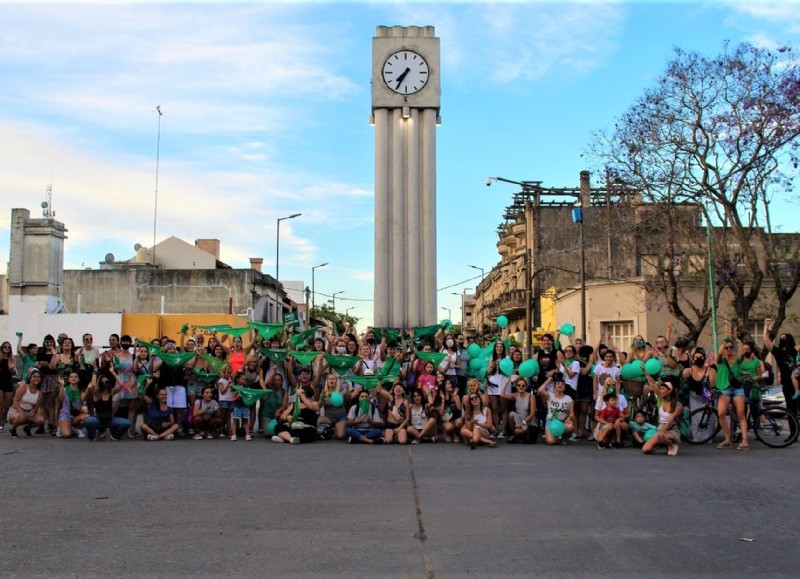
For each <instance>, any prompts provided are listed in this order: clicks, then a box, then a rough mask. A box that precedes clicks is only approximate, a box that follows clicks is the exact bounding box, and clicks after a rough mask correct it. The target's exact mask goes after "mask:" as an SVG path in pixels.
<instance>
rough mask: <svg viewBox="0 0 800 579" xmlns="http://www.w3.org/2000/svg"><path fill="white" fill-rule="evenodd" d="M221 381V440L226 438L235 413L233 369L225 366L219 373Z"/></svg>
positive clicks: (219, 391) (227, 365)
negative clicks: (226, 431)
mask: <svg viewBox="0 0 800 579" xmlns="http://www.w3.org/2000/svg"><path fill="white" fill-rule="evenodd" d="M219 374H220V376H219V380H217V393H218V397H217V399H218V400H219V410H220V413H221V414H222V428H221V429H220V430H221V432H220V433H219V437H220V438H225V430H226V429H227V428H228V425H229V424H230V423H231V412H232V411H233V399H234V396H233V394H234V392H235V390H233V388H231V367H230V365H229V364H225V365H224V366H223V367H222V368H221V369H220V371H219Z"/></svg>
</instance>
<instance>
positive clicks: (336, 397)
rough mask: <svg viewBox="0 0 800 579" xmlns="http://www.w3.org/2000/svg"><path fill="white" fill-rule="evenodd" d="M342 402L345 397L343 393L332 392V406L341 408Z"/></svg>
mask: <svg viewBox="0 0 800 579" xmlns="http://www.w3.org/2000/svg"><path fill="white" fill-rule="evenodd" d="M342 404H344V397H343V396H342V395H341V394H339V393H338V392H334V393H333V394H331V406H334V407H336V408H339V407H341V405H342Z"/></svg>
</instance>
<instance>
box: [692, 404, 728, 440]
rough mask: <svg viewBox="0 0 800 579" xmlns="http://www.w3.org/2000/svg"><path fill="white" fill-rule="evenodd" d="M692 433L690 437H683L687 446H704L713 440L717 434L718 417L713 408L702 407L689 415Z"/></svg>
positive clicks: (718, 427)
mask: <svg viewBox="0 0 800 579" xmlns="http://www.w3.org/2000/svg"><path fill="white" fill-rule="evenodd" d="M689 420H690V422H691V427H692V432H691V435H690V436H686V437H684V440H685V441H686V442H688V443H689V444H705V443H706V442H708V441H709V440H713V439H714V437H715V436H716V435H717V433H718V432H719V429H720V426H719V417H718V416H717V411H716V409H715V408H711V407H710V406H703V407H702V408H698V409H696V410H694V411H692V413H691V414H690V415H689Z"/></svg>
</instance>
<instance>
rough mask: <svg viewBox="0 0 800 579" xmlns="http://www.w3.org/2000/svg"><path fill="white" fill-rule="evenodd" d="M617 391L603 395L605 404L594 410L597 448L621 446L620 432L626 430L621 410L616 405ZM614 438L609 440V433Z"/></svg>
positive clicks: (626, 426)
mask: <svg viewBox="0 0 800 579" xmlns="http://www.w3.org/2000/svg"><path fill="white" fill-rule="evenodd" d="M617 400H618V398H617V393H616V392H613V391H612V392H609V393H608V394H606V395H605V396H603V402H604V403H605V406H604V407H603V409H602V410H598V411H596V414H595V419H596V420H597V423H598V426H597V448H609V447H611V448H620V447H622V433H623V431H625V430H628V425H627V423H626V422H625V417H624V416H623V415H622V410H620V409H619V406H617ZM612 433H613V434H614V440H613V441H611V442H609V439H610V438H611V434H612Z"/></svg>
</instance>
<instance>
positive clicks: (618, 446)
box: [609, 440, 622, 448]
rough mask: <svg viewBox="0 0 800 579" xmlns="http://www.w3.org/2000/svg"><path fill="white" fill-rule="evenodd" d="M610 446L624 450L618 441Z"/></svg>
mask: <svg viewBox="0 0 800 579" xmlns="http://www.w3.org/2000/svg"><path fill="white" fill-rule="evenodd" d="M609 446H610V447H611V448H622V445H621V444H620V443H619V442H617V441H616V440H613V441H611V444H609Z"/></svg>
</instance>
